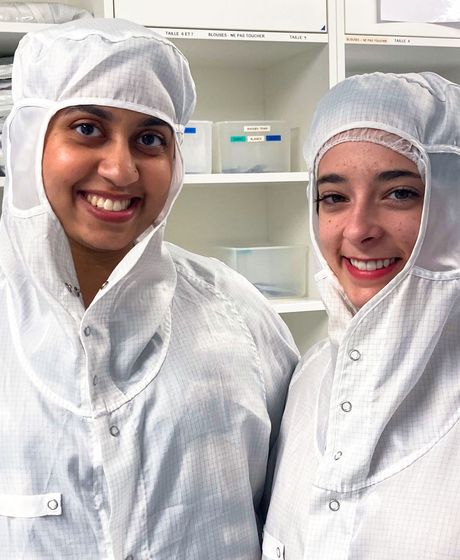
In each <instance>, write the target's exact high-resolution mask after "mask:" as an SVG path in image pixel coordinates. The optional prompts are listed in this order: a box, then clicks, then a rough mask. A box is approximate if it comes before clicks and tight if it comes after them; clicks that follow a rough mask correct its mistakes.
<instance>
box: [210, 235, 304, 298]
mask: <svg viewBox="0 0 460 560" xmlns="http://www.w3.org/2000/svg"><path fill="white" fill-rule="evenodd" d="M218 255H219V257H220V259H221V260H222V261H224V262H225V263H226V264H227V265H228V266H231V267H232V268H233V269H235V270H236V271H238V272H239V273H240V274H242V275H243V276H245V277H246V278H247V279H248V280H249V281H250V282H251V283H252V284H254V286H255V287H256V288H258V289H259V291H261V292H262V293H263V294H264V295H265V296H266V297H273V298H278V297H301V296H305V295H306V292H307V247H306V246H300V245H287V246H266V245H262V246H261V245H259V246H253V247H218Z"/></svg>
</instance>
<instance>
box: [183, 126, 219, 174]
mask: <svg viewBox="0 0 460 560" xmlns="http://www.w3.org/2000/svg"><path fill="white" fill-rule="evenodd" d="M181 149H182V155H183V157H184V162H185V172H186V173H211V171H212V122H211V121H189V122H188V123H187V126H186V127H185V130H184V141H183V142H182V148H181Z"/></svg>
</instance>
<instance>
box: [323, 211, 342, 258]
mask: <svg viewBox="0 0 460 560" xmlns="http://www.w3.org/2000/svg"><path fill="white" fill-rule="evenodd" d="M338 241H339V224H338V223H337V222H336V220H334V219H333V218H331V217H330V216H327V215H323V216H321V215H320V218H319V224H318V242H319V246H320V248H321V251H322V252H323V254H324V256H325V257H326V258H327V255H328V254H331V253H332V252H334V251H335V249H336V248H337V244H338Z"/></svg>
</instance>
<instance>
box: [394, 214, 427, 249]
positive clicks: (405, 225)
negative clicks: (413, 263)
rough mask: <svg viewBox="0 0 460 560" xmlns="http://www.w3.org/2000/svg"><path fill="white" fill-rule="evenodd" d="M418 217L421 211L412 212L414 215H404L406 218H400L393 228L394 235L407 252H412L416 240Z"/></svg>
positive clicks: (419, 217) (418, 225)
mask: <svg viewBox="0 0 460 560" xmlns="http://www.w3.org/2000/svg"><path fill="white" fill-rule="evenodd" d="M420 219H421V213H414V215H412V216H406V219H404V220H400V221H399V223H398V224H397V226H396V228H395V230H396V236H397V237H398V238H399V242H400V243H401V246H402V247H403V248H404V249H405V251H406V252H407V253H410V252H412V249H413V248H414V245H415V243H416V241H417V237H418V233H419V230H420Z"/></svg>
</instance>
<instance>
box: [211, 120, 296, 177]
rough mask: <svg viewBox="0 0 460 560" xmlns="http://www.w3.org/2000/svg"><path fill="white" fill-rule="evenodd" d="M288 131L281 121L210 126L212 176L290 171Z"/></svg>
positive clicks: (285, 124)
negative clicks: (212, 150) (211, 127)
mask: <svg viewBox="0 0 460 560" xmlns="http://www.w3.org/2000/svg"><path fill="white" fill-rule="evenodd" d="M290 162H291V150H290V129H289V128H288V125H287V123H286V122H284V121H225V122H218V123H215V125H214V165H213V169H214V171H215V172H216V173H267V172H277V171H290Z"/></svg>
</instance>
